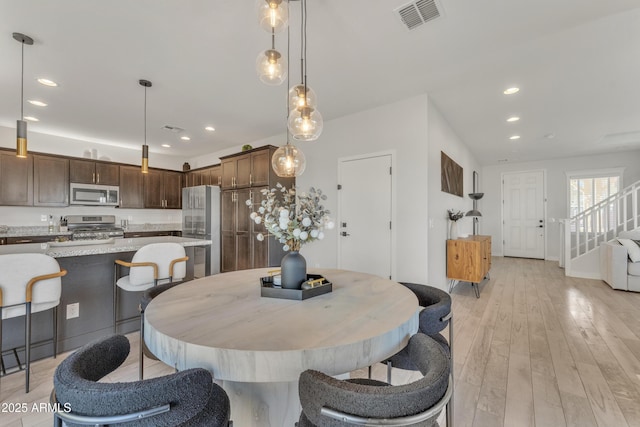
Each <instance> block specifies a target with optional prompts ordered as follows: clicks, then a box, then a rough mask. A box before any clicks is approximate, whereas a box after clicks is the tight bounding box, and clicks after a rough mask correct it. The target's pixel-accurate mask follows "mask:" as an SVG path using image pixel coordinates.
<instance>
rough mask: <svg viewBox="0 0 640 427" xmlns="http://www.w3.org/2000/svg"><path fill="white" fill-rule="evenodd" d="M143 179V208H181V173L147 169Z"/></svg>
mask: <svg viewBox="0 0 640 427" xmlns="http://www.w3.org/2000/svg"><path fill="white" fill-rule="evenodd" d="M143 180H144V207H145V208H151V209H165V208H167V209H180V208H182V203H181V199H182V173H180V172H172V171H164V170H158V169H149V173H147V174H145V175H144V178H143Z"/></svg>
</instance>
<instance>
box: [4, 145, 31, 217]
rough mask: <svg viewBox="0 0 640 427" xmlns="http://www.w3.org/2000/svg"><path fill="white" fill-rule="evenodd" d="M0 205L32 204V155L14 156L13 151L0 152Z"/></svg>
mask: <svg viewBox="0 0 640 427" xmlns="http://www.w3.org/2000/svg"><path fill="white" fill-rule="evenodd" d="M0 205H4V206H32V205H33V156H31V155H29V156H28V157H27V158H26V159H21V158H19V157H16V155H15V153H14V152H12V151H11V152H8V151H6V152H0Z"/></svg>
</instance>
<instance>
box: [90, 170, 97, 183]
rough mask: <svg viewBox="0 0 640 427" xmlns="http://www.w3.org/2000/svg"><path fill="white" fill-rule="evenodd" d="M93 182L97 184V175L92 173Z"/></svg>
mask: <svg viewBox="0 0 640 427" xmlns="http://www.w3.org/2000/svg"><path fill="white" fill-rule="evenodd" d="M91 182H93V183H94V184H95V183H96V173H95V172H94V173H92V174H91Z"/></svg>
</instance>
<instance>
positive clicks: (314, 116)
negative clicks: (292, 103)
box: [288, 107, 324, 141]
mask: <svg viewBox="0 0 640 427" xmlns="http://www.w3.org/2000/svg"><path fill="white" fill-rule="evenodd" d="M323 126H324V122H323V120H322V115H321V114H320V112H319V111H318V110H316V109H315V108H311V107H302V108H294V109H293V110H291V112H290V113H289V122H288V127H289V132H290V133H291V136H293V139H295V140H297V141H315V140H316V139H318V137H320V134H321V133H322V127H323Z"/></svg>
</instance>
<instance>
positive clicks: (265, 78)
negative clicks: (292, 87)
mask: <svg viewBox="0 0 640 427" xmlns="http://www.w3.org/2000/svg"><path fill="white" fill-rule="evenodd" d="M256 71H257V73H258V77H259V78H260V81H261V82H262V83H264V84H268V85H272V86H277V85H280V84H282V82H284V81H285V79H286V78H287V59H286V58H284V57H283V56H282V55H281V54H280V52H278V51H277V50H275V49H267V50H265V51H263V52H260V53H259V54H258V57H257V58H256Z"/></svg>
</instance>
